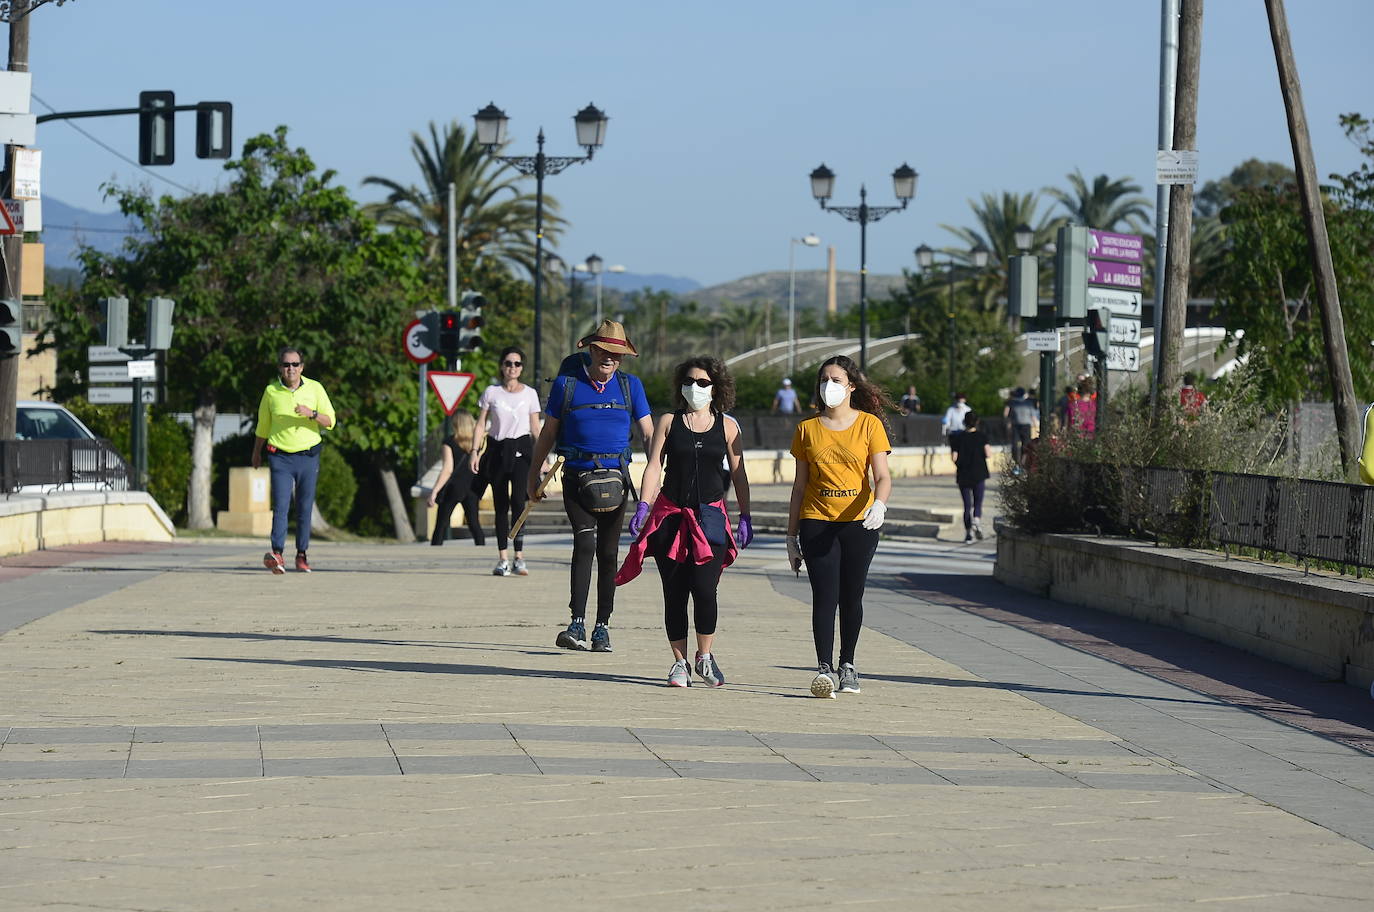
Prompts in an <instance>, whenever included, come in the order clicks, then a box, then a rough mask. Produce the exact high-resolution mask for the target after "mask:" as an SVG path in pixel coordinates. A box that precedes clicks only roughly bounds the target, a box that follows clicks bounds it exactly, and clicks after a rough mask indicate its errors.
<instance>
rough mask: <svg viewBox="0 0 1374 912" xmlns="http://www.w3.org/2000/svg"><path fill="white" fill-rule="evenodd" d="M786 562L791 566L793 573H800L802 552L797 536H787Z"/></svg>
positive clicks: (799, 539)
mask: <svg viewBox="0 0 1374 912" xmlns="http://www.w3.org/2000/svg"><path fill="white" fill-rule="evenodd" d="M787 564H788V566H790V567H791V568H792V572H793V573H796V574H797V575H801V565H802V552H801V538H800V537H799V536H796V535H789V536H787Z"/></svg>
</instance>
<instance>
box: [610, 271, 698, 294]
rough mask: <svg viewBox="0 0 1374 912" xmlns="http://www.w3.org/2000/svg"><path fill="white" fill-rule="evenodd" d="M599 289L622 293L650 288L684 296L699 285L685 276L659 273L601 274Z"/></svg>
mask: <svg viewBox="0 0 1374 912" xmlns="http://www.w3.org/2000/svg"><path fill="white" fill-rule="evenodd" d="M601 287H602V288H609V289H612V290H614V291H624V292H630V291H643V290H644V289H645V288H652V289H654V290H655V291H670V292H672V293H673V294H675V295H685V294H687V293H688V292H691V291H696V290H697V289H698V288H700V287H701V283H700V282H698V281H697V280H696V279H689V278H686V277H685V276H670V275H662V274H661V273H652V274H649V275H645V274H644V273H639V272H603V273H601Z"/></svg>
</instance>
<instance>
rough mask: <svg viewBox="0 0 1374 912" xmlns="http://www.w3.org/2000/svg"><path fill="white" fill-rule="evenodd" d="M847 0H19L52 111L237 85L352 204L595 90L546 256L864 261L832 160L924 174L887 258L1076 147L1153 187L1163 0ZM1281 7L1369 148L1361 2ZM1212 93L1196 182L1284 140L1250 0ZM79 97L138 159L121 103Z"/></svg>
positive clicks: (855, 175)
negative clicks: (812, 236) (815, 178)
mask: <svg viewBox="0 0 1374 912" xmlns="http://www.w3.org/2000/svg"><path fill="white" fill-rule="evenodd" d="M846 6H847V4H839V3H834V2H829V3H822V2H813V0H792V2H786V3H783V2H775V0H743V2H741V0H736V2H733V3H724V2H718V0H699V2H696V3H691V4H652V3H644V2H642V0H640V2H618V0H617V2H612V0H584V2H580V3H566V2H562V3H556V2H545V0H527V2H524V3H487V4H474V3H451V2H426V0H411V2H407V3H397V4H392V5H390V6H389V7H388V6H383V5H381V4H377V3H376V2H367V3H364V2H354V0H337V2H329V3H325V2H321V0H274V2H266V0H238V2H236V3H233V4H217V3H209V2H203V0H202V2H187V0H122V2H113V0H75V2H71V3H68V4H67V5H65V6H63V7H57V6H55V5H52V4H49V5H48V6H44V7H42V8H40V9H38V10H37V11H35V12H34V14H33V25H32V46H31V62H32V70H33V73H34V82H33V84H34V92H35V94H36V95H38V96H40V97H42V98H43V99H44V100H45V101H47V102H48V103H49V104H51V105H52V106H53V107H55V108H56V109H58V110H78V109H86V108H101V107H115V106H122V105H130V106H132V105H134V104H136V103H137V96H138V92H139V90H141V89H172V90H174V91H175V92H176V93H177V100H178V103H183V104H185V103H191V102H195V101H199V100H207V101H218V100H228V101H232V102H233V103H234V127H235V145H236V147H239V146H241V144H242V141H243V140H244V139H245V138H246V137H248V136H249V135H251V134H253V133H258V132H263V131H267V130H270V129H272V128H273V127H275V126H276V125H278V124H286V125H288V126H289V127H290V128H291V138H292V141H293V142H294V143H295V144H297V145H300V146H303V147H305V148H306V149H307V150H309V152H310V153H311V154H312V156H313V157H314V158H315V160H316V161H317V163H318V164H320V165H321V166H322V167H327V168H331V169H334V170H335V171H337V172H338V179H339V181H340V182H341V183H343V184H344V185H346V186H347V187H348V188H349V189H350V190H351V191H352V192H353V193H354V195H355V196H356V197H357V198H359V199H362V200H368V199H371V198H373V193H372V191H370V190H368V189H365V188H363V187H362V186H361V181H362V179H363V178H364V177H365V176H367V175H370V174H379V175H385V176H388V177H392V178H395V179H400V180H405V181H409V180H412V179H414V178H415V177H416V169H415V166H414V164H413V162H412V161H411V158H410V154H409V135H410V132H411V131H412V130H426V129H427V125H428V123H429V122H430V121H431V120H434V121H439V122H446V121H448V120H451V119H454V118H457V119H459V120H460V121H461V122H462V123H463V124H464V125H465V126H467V127H470V126H471V123H472V119H471V118H472V114H473V113H474V112H475V111H476V110H477V109H478V108H480V107H482V106H483V105H485V104H486V103H487V102H488V101H495V102H496V104H497V105H498V106H500V107H502V108H504V109H505V110H506V112H507V113H508V114H509V115H510V118H511V127H510V129H511V133H512V135H513V136H514V137H515V140H516V142H515V143H514V144H513V145H512V147H511V152H512V153H513V154H524V153H527V152H531V153H532V152H533V150H534V137H535V134H536V132H537V131H538V128H539V127H540V126H541V125H542V126H543V127H544V128H545V132H546V135H547V136H548V139H549V144H548V147H547V149H548V151H549V152H550V153H551V154H575V153H577V152H578V151H579V150H578V148H577V147H576V146H575V144H574V136H573V129H572V121H571V117H572V115H573V113H575V112H576V111H577V110H578V109H579V108H581V107H582V106H584V105H585V104H587V103H588V102H589V101H593V102H595V103H596V104H597V105H598V106H599V107H601V108H602V109H603V110H605V111H606V112H607V113H608V114H609V115H610V117H611V123H610V127H609V132H608V136H607V141H606V145H605V147H604V148H603V149H602V150H600V151H599V152H598V153H597V155H596V159H595V161H593V162H592V163H590V164H587V165H578V166H574V167H573V168H571V169H569V170H568V171H565V172H564V173H563V174H561V175H559V176H557V177H553V178H550V179H549V181H548V183H547V184H546V188H547V190H548V192H549V193H550V194H551V195H553V196H555V197H557V199H558V200H559V201H560V203H561V204H562V212H563V214H564V215H565V216H566V217H567V218H568V219H569V220H570V221H571V223H572V225H571V228H570V230H568V231H567V232H566V233H565V235H564V237H563V239H562V241H561V243H560V245H559V252H560V253H561V254H563V255H564V256H565V257H566V258H567V259H569V260H579V259H581V258H583V257H585V256H586V255H588V254H590V253H592V252H596V253H598V254H600V255H601V256H602V257H603V258H604V259H605V261H606V263H607V264H608V265H609V264H624V265H625V266H626V267H627V268H628V269H629V270H630V271H631V272H637V273H667V274H672V275H681V276H689V277H692V278H695V279H697V280H698V281H701V282H703V283H705V284H713V283H716V282H721V281H727V280H730V279H733V278H738V277H740V276H743V275H747V274H750V273H754V272H759V271H763V270H768V269H785V268H786V266H787V253H788V238H789V237H795V236H800V235H802V234H805V233H807V232H815V233H817V234H819V235H820V236H821V238H822V241H823V242H824V244H825V245H831V244H833V245H834V246H835V247H836V248H837V257H838V262H839V265H840V267H841V268H842V269H855V268H857V266H858V257H859V230H858V226H857V225H854V224H851V223H849V222H846V221H845V220H843V219H842V218H840V217H839V216H838V215H834V214H828V213H823V212H821V211H820V210H819V208H818V207H817V205H816V203H815V201H814V200H812V198H811V195H810V190H809V187H808V182H807V175H808V174H809V172H810V171H811V169H812V168H814V167H815V166H816V165H817V164H819V163H820V162H821V161H824V162H825V163H826V164H828V165H829V166H830V167H831V168H832V169H833V170H834V171H835V172H836V174H837V183H836V196H835V199H834V200H833V201H832V202H834V203H835V204H839V205H844V204H857V202H858V194H859V185H860V184H861V183H865V184H867V186H868V190H869V202H870V203H871V204H873V205H884V204H889V203H891V202H892V201H893V200H892V196H891V193H892V184H891V180H890V177H889V175H890V174H891V172H892V170H893V169H894V168H895V167H896V166H897V165H899V164H901V163H902V162H903V161H905V162H909V163H910V164H911V166H912V167H914V168H915V169H916V170H917V171H918V172H920V175H921V177H920V184H919V186H918V189H917V195H916V199H915V200H914V201H913V202H912V204H911V206H910V208H909V209H908V210H907V211H906V212H902V213H899V214H896V215H892V216H889V217H888V218H887V219H885V220H884V221H882V222H881V223H879V224H876V225H871V226H870V229H869V249H868V264H869V269H870V271H872V272H875V273H895V272H898V271H899V270H900V269H902V268H904V267H909V266H911V265H912V254H911V251H912V249H913V248H914V247H916V246H917V245H918V244H920V243H923V242H924V243H928V244H930V245H932V246H936V247H938V246H942V245H946V244H949V243H952V237H951V236H950V235H949V234H948V233H947V232H945V231H944V230H942V229H941V228H940V227H939V226H940V225H941V224H942V223H943V224H969V223H971V215H970V212H969V206H968V200H969V199H970V198H976V197H978V196H979V195H981V194H982V193H983V192H985V191H988V192H1000V191H1002V190H1014V191H1018V192H1025V191H1032V190H1038V189H1040V188H1042V187H1043V186H1045V185H1047V184H1056V185H1062V184H1063V183H1064V175H1065V174H1066V173H1068V172H1070V171H1072V170H1074V169H1075V168H1081V169H1082V170H1083V172H1084V173H1085V174H1086V175H1089V176H1092V175H1096V174H1100V173H1106V174H1109V175H1111V176H1112V177H1123V176H1129V177H1132V178H1134V179H1136V181H1137V182H1139V183H1141V184H1142V185H1144V186H1145V190H1146V195H1147V196H1148V197H1150V198H1151V199H1153V196H1154V187H1153V183H1152V182H1153V177H1154V174H1153V168H1154V150H1155V147H1156V130H1157V108H1156V105H1157V98H1158V75H1159V18H1160V4H1159V2H1158V0H1131V2H1125V0H1118V2H1116V3H1107V2H1100V0H1099V2H1086V0H1056V2H1053V3H1046V2H1032V0H1023V2H1013V0H965V2H963V3H959V4H954V3H948V2H941V3H934V2H924V0H908V2H904V3H894V2H886V0H866V2H864V3H862V4H857V5H856V6H855V9H854V10H847V9H846V8H845V7H846ZM1288 17H1289V23H1290V26H1291V28H1292V32H1293V44H1294V50H1295V54H1296V57H1297V61H1298V67H1299V72H1300V74H1301V77H1302V81H1303V89H1304V92H1305V100H1306V103H1307V113H1308V118H1309V121H1310V123H1311V128H1312V139H1313V144H1314V147H1315V151H1316V158H1317V167H1318V171H1319V174H1320V175H1321V176H1322V177H1323V179H1324V178H1325V176H1326V175H1327V174H1329V173H1331V172H1333V171H1348V170H1351V169H1352V168H1353V167H1354V166H1355V165H1356V163H1357V155H1356V153H1355V150H1354V149H1353V148H1352V147H1351V146H1350V144H1349V143H1348V142H1347V141H1346V139H1345V138H1344V136H1343V135H1342V134H1341V133H1340V130H1339V128H1338V126H1337V116H1338V115H1339V114H1340V113H1342V112H1347V111H1361V112H1362V113H1364V114H1366V115H1368V116H1374V93H1371V91H1370V88H1371V86H1374V55H1372V54H1370V53H1369V49H1368V42H1369V39H1370V38H1371V37H1374V3H1370V2H1368V0H1294V2H1289V3H1288ZM1361 86H1363V88H1361ZM1199 107H1200V114H1199V126H1198V136H1199V141H1198V147H1199V150H1200V155H1201V170H1202V176H1203V179H1209V178H1215V177H1219V176H1222V175H1224V174H1226V173H1227V172H1229V171H1230V169H1231V168H1232V167H1234V166H1235V165H1236V164H1238V163H1239V162H1241V161H1242V160H1244V159H1246V158H1250V157H1258V158H1261V159H1265V160H1278V161H1285V162H1291V150H1290V147H1289V144H1288V136H1287V128H1286V124H1285V120H1284V112H1283V104H1282V99H1281V97H1280V95H1279V90H1278V82H1277V78H1276V76H1275V68H1274V57H1273V51H1272V47H1271V45H1270V41H1269V34H1268V28H1267V21H1266V17H1265V13H1264V5H1263V4H1262V3H1261V2H1259V0H1248V2H1243V0H1212V2H1210V3H1208V4H1207V5H1206V11H1205V21H1204V35H1203V67H1202V81H1201V94H1200V104H1199ZM34 110H35V111H36V112H40V113H42V112H45V111H46V109H45V108H43V106H42V105H39V104H37V103H35V105H34ZM77 123H79V125H80V126H81V127H82V128H83V129H85V130H87V131H89V132H90V133H92V134H93V135H95V136H96V137H98V138H99V139H100V140H102V141H103V142H105V143H107V144H108V145H110V146H112V147H114V148H115V149H117V150H119V151H121V152H123V153H124V154H125V155H127V156H128V157H130V158H134V157H136V153H137V140H136V129H135V121H134V119H133V118H112V119H102V120H84V121H78V122H77ZM178 135H179V142H178V150H177V155H178V164H177V165H176V166H174V167H171V168H160V169H156V170H157V172H158V173H159V174H160V175H162V176H165V177H166V178H169V179H171V180H173V181H175V182H177V183H179V184H181V185H183V186H187V187H194V188H197V189H208V188H212V187H214V186H215V185H216V183H217V182H218V181H221V180H222V179H223V175H222V172H221V171H220V170H219V164H220V163H218V162H214V161H201V160H198V159H196V158H195V157H194V147H193V136H194V120H193V115H181V117H180V119H179V120H178ZM38 146H39V147H40V148H42V149H43V152H44V160H43V191H44V193H45V194H47V195H51V196H54V197H56V198H58V199H61V200H63V201H64V202H67V203H70V204H72V205H76V206H80V207H82V208H86V209H92V210H95V211H108V210H110V209H111V208H112V207H111V206H109V204H108V203H106V202H104V201H103V200H102V197H101V193H100V185H101V184H102V183H104V182H106V181H109V180H111V179H113V180H115V181H117V182H120V183H124V184H131V183H141V182H145V181H146V182H149V183H150V184H151V185H152V186H154V187H157V188H158V189H160V190H165V191H167V192H172V193H177V192H179V191H177V190H176V189H175V188H173V187H171V186H169V185H167V184H166V183H164V182H162V181H160V180H157V179H156V178H153V177H150V176H148V175H147V174H146V173H143V172H140V171H139V170H138V169H137V168H135V167H133V166H131V165H128V164H126V163H125V162H123V161H121V160H120V159H119V158H117V157H115V156H114V155H112V154H111V153H110V152H108V151H106V150H104V149H102V148H100V147H99V146H98V145H96V144H95V143H93V142H92V141H91V140H89V139H87V138H86V137H84V136H81V135H80V134H78V133H77V132H76V131H74V130H73V129H72V128H71V127H70V126H68V125H66V124H63V123H50V124H45V125H43V126H42V127H40V128H39V137H38ZM1046 205H1048V203H1046ZM823 265H824V253H823V250H822V251H812V250H808V249H806V248H801V247H799V248H798V253H797V266H798V268H799V269H804V268H820V267H821V266H823Z"/></svg>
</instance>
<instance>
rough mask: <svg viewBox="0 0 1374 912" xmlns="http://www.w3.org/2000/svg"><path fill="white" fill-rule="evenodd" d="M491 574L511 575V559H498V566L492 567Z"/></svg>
mask: <svg viewBox="0 0 1374 912" xmlns="http://www.w3.org/2000/svg"><path fill="white" fill-rule="evenodd" d="M491 575H492V576H510V561H506V560H503V561H497V562H496V566H495V567H493V568H492V571H491Z"/></svg>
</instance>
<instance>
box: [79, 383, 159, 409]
mask: <svg viewBox="0 0 1374 912" xmlns="http://www.w3.org/2000/svg"><path fill="white" fill-rule="evenodd" d="M86 393H87V395H86V401H87V402H94V403H99V404H101V405H130V404H132V403H133V401H134V388H133V387H132V386H93V387H91V388H90V389H89V390H87V391H86ZM143 401H144V402H149V403H151V402H156V401H157V387H156V386H154V385H153V384H151V383H149V384H145V385H144V387H143Z"/></svg>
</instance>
